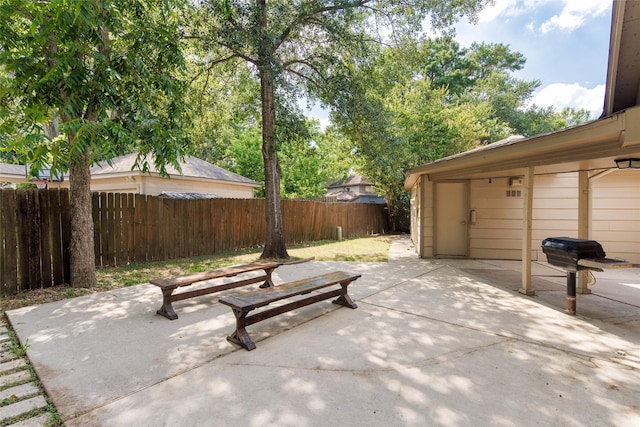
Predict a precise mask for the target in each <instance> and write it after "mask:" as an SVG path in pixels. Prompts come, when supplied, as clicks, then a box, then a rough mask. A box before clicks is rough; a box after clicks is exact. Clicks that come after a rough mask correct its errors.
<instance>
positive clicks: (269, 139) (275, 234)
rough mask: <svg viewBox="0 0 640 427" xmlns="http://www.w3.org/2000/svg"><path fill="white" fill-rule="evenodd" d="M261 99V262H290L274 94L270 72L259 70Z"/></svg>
mask: <svg viewBox="0 0 640 427" xmlns="http://www.w3.org/2000/svg"><path fill="white" fill-rule="evenodd" d="M260 81H261V97H262V158H263V160H264V187H265V201H266V209H265V210H266V220H267V235H266V240H265V244H264V251H263V252H262V255H261V256H260V258H263V259H264V258H289V254H288V253H287V247H286V244H285V239H284V227H283V222H282V200H281V196H280V164H279V163H278V152H277V149H276V141H275V124H276V108H275V91H274V86H273V76H272V75H271V72H270V70H268V69H267V70H265V69H262V70H260Z"/></svg>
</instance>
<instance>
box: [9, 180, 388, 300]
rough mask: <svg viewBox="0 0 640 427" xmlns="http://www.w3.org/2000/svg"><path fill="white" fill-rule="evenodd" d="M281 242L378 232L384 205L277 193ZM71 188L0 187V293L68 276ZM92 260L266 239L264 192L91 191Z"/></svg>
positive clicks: (103, 263)
mask: <svg viewBox="0 0 640 427" xmlns="http://www.w3.org/2000/svg"><path fill="white" fill-rule="evenodd" d="M282 208H283V220H284V230H285V236H286V240H287V243H289V244H290V243H300V242H310V241H316V240H331V239H335V238H336V227H338V226H340V227H342V235H343V236H344V237H345V238H350V237H360V236H366V235H371V234H376V233H384V232H385V231H386V228H387V216H386V210H385V209H384V207H383V206H380V205H372V204H359V203H326V202H316V201H296V200H283V202H282ZM69 217H70V206H69V191H68V190H67V189H50V190H36V189H30V190H7V189H3V190H0V244H1V247H0V249H1V250H2V253H1V254H0V280H1V282H0V284H1V289H0V295H1V296H6V295H13V294H16V293H18V292H20V291H23V290H27V289H39V288H47V287H50V286H54V285H59V284H63V283H69V252H68V247H69V242H70V238H71V236H70V231H69ZM93 223H94V242H95V255H96V267H107V266H117V265H125V264H128V263H131V262H144V261H156V260H168V259H176V258H185V257H191V256H196V255H208V254H212V253H215V252H219V251H225V250H235V249H242V248H250V247H256V246H258V245H262V244H264V241H265V231H266V230H265V227H266V225H265V201H264V199H204V200H184V199H168V198H161V197H154V196H145V195H140V194H118V193H94V194H93Z"/></svg>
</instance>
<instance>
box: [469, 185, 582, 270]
mask: <svg viewBox="0 0 640 427" xmlns="http://www.w3.org/2000/svg"><path fill="white" fill-rule="evenodd" d="M509 182H510V180H509V178H494V179H492V180H491V182H489V180H474V181H472V182H471V201H470V206H471V209H472V210H475V211H476V223H475V224H470V226H469V237H470V249H471V251H470V256H471V258H487V259H513V260H519V259H521V256H522V203H523V199H522V195H520V196H518V195H516V196H515V197H508V196H507V192H508V191H510V192H513V191H518V190H522V187H519V186H510V185H509ZM577 183H578V175H577V174H564V175H543V176H536V177H535V178H534V193H533V196H534V201H533V230H532V248H531V249H532V251H533V252H532V259H533V260H538V259H545V257H544V255H543V254H542V251H541V250H540V245H541V243H542V240H543V239H545V238H546V237H550V236H558V235H570V236H577V230H578V221H577V217H578V193H577ZM516 194H517V193H516ZM510 195H512V196H513V193H510Z"/></svg>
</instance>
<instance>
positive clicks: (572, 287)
mask: <svg viewBox="0 0 640 427" xmlns="http://www.w3.org/2000/svg"><path fill="white" fill-rule="evenodd" d="M565 312H566V313H567V314H576V272H575V271H567V303H566V310H565Z"/></svg>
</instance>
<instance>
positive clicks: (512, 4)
mask: <svg viewBox="0 0 640 427" xmlns="http://www.w3.org/2000/svg"><path fill="white" fill-rule="evenodd" d="M611 7H612V0H495V2H494V5H493V6H491V7H488V8H486V9H485V10H483V11H482V12H481V13H480V16H479V19H478V23H477V24H476V25H471V24H469V23H468V22H467V20H466V19H463V20H462V21H461V22H460V23H459V24H458V25H457V26H456V40H457V41H458V42H459V43H460V44H461V45H462V46H469V45H470V44H471V43H472V42H474V41H475V42H478V43H481V42H486V43H503V44H507V45H509V46H510V48H511V50H512V51H516V52H520V53H522V54H523V55H524V56H525V58H527V62H526V64H525V66H524V68H523V69H522V70H520V71H519V72H517V73H516V77H518V78H522V79H526V80H540V82H541V86H540V88H539V89H538V90H537V91H536V93H535V96H534V99H533V102H534V103H536V104H537V105H545V106H547V105H549V106H553V107H554V108H555V109H556V110H562V108H564V107H573V108H585V109H587V110H589V111H591V115H592V118H594V119H595V118H597V117H598V116H599V115H600V114H601V113H602V107H603V103H604V87H605V81H606V78H607V62H608V55H609V33H610V30H611Z"/></svg>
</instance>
